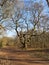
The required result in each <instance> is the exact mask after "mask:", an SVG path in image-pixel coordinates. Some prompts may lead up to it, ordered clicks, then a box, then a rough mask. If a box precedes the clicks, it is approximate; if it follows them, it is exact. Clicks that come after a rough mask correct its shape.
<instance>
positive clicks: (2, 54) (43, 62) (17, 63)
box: [0, 50, 49, 65]
mask: <svg viewBox="0 0 49 65" xmlns="http://www.w3.org/2000/svg"><path fill="white" fill-rule="evenodd" d="M30 53H31V52H30ZM0 60H2V61H6V60H8V61H7V64H8V62H11V65H49V60H47V59H44V58H38V57H31V56H30V55H29V54H28V53H26V52H22V51H21V52H14V53H13V52H10V50H9V51H8V50H7V51H1V50H0ZM7 64H6V63H5V65H7ZM0 65H2V64H0ZM8 65H10V64H8Z"/></svg>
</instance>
